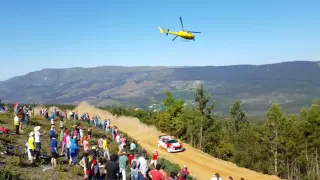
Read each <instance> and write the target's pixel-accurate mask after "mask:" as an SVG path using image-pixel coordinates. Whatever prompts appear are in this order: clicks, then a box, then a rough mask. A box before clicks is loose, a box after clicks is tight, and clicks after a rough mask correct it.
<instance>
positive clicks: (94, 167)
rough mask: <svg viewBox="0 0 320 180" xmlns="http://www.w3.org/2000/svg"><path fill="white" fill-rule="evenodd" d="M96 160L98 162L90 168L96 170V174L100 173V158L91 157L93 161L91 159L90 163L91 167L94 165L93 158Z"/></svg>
mask: <svg viewBox="0 0 320 180" xmlns="http://www.w3.org/2000/svg"><path fill="white" fill-rule="evenodd" d="M94 159H95V160H96V164H95V165H94V166H93V168H92V169H90V170H91V171H93V172H94V175H97V174H100V169H99V163H98V160H97V159H96V158H92V157H91V161H90V163H89V165H90V166H89V167H90V168H91V165H92V161H93V160H94Z"/></svg>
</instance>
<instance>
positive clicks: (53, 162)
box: [50, 134, 58, 169]
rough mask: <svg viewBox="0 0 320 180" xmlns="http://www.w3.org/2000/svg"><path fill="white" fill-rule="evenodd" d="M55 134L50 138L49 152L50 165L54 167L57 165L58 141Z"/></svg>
mask: <svg viewBox="0 0 320 180" xmlns="http://www.w3.org/2000/svg"><path fill="white" fill-rule="evenodd" d="M57 137H58V135H57V134H54V135H53V136H52V138H51V139H50V152H51V156H52V157H51V167H52V169H54V168H55V167H56V166H57V158H58V142H57Z"/></svg>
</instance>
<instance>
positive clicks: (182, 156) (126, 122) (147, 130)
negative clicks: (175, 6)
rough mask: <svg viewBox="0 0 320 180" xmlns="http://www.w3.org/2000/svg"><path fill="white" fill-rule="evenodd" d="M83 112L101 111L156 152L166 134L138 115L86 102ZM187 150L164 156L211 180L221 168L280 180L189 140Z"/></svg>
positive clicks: (249, 178)
mask: <svg viewBox="0 0 320 180" xmlns="http://www.w3.org/2000/svg"><path fill="white" fill-rule="evenodd" d="M76 110H78V111H79V113H82V112H88V113H90V114H96V115H99V116H100V117H101V118H102V119H105V118H109V119H111V124H112V125H115V126H117V127H118V128H119V129H120V130H121V131H124V132H125V133H127V134H128V135H129V136H130V137H132V138H134V139H136V140H138V143H139V144H140V145H142V146H143V147H144V148H146V149H147V151H148V152H152V151H154V150H156V149H159V148H158V147H157V140H158V136H159V135H161V134H163V133H161V132H160V131H158V130H157V129H156V128H154V127H148V126H146V125H144V124H142V123H140V121H139V120H138V119H137V118H133V117H125V116H119V117H114V116H113V115H112V114H111V113H110V112H108V111H103V110H100V109H98V108H95V107H93V106H90V105H88V104H86V103H81V104H79V106H78V107H77V108H76ZM184 147H185V148H186V151H184V152H181V153H174V154H170V153H167V151H165V150H160V151H159V154H160V157H163V158H165V159H168V160H170V161H171V162H173V163H177V164H179V165H180V166H183V165H187V166H188V168H189V171H191V175H192V176H194V177H196V178H197V179H199V180H208V179H210V178H211V176H212V175H213V174H215V173H216V172H218V173H219V174H220V175H221V176H222V178H223V179H228V177H229V176H230V175H231V176H233V178H234V179H235V180H236V179H240V178H241V177H243V178H245V180H277V178H276V177H275V176H268V175H263V174H261V173H257V172H254V171H251V170H248V169H245V168H240V167H237V166H236V165H235V164H233V163H230V162H227V161H223V160H220V159H216V158H214V157H212V156H209V155H207V154H205V153H203V152H202V151H199V150H197V149H195V148H193V147H191V146H190V145H188V144H184Z"/></svg>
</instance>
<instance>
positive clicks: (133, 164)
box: [131, 159, 137, 169]
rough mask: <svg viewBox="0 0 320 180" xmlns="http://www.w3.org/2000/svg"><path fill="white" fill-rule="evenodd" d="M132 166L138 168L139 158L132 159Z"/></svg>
mask: <svg viewBox="0 0 320 180" xmlns="http://www.w3.org/2000/svg"><path fill="white" fill-rule="evenodd" d="M131 168H132V169H136V168H137V160H136V159H133V160H132V163H131Z"/></svg>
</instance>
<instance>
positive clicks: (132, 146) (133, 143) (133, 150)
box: [130, 141, 137, 152]
mask: <svg viewBox="0 0 320 180" xmlns="http://www.w3.org/2000/svg"><path fill="white" fill-rule="evenodd" d="M136 148H137V145H136V144H135V141H132V142H131V144H130V151H131V152H135V150H136Z"/></svg>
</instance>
